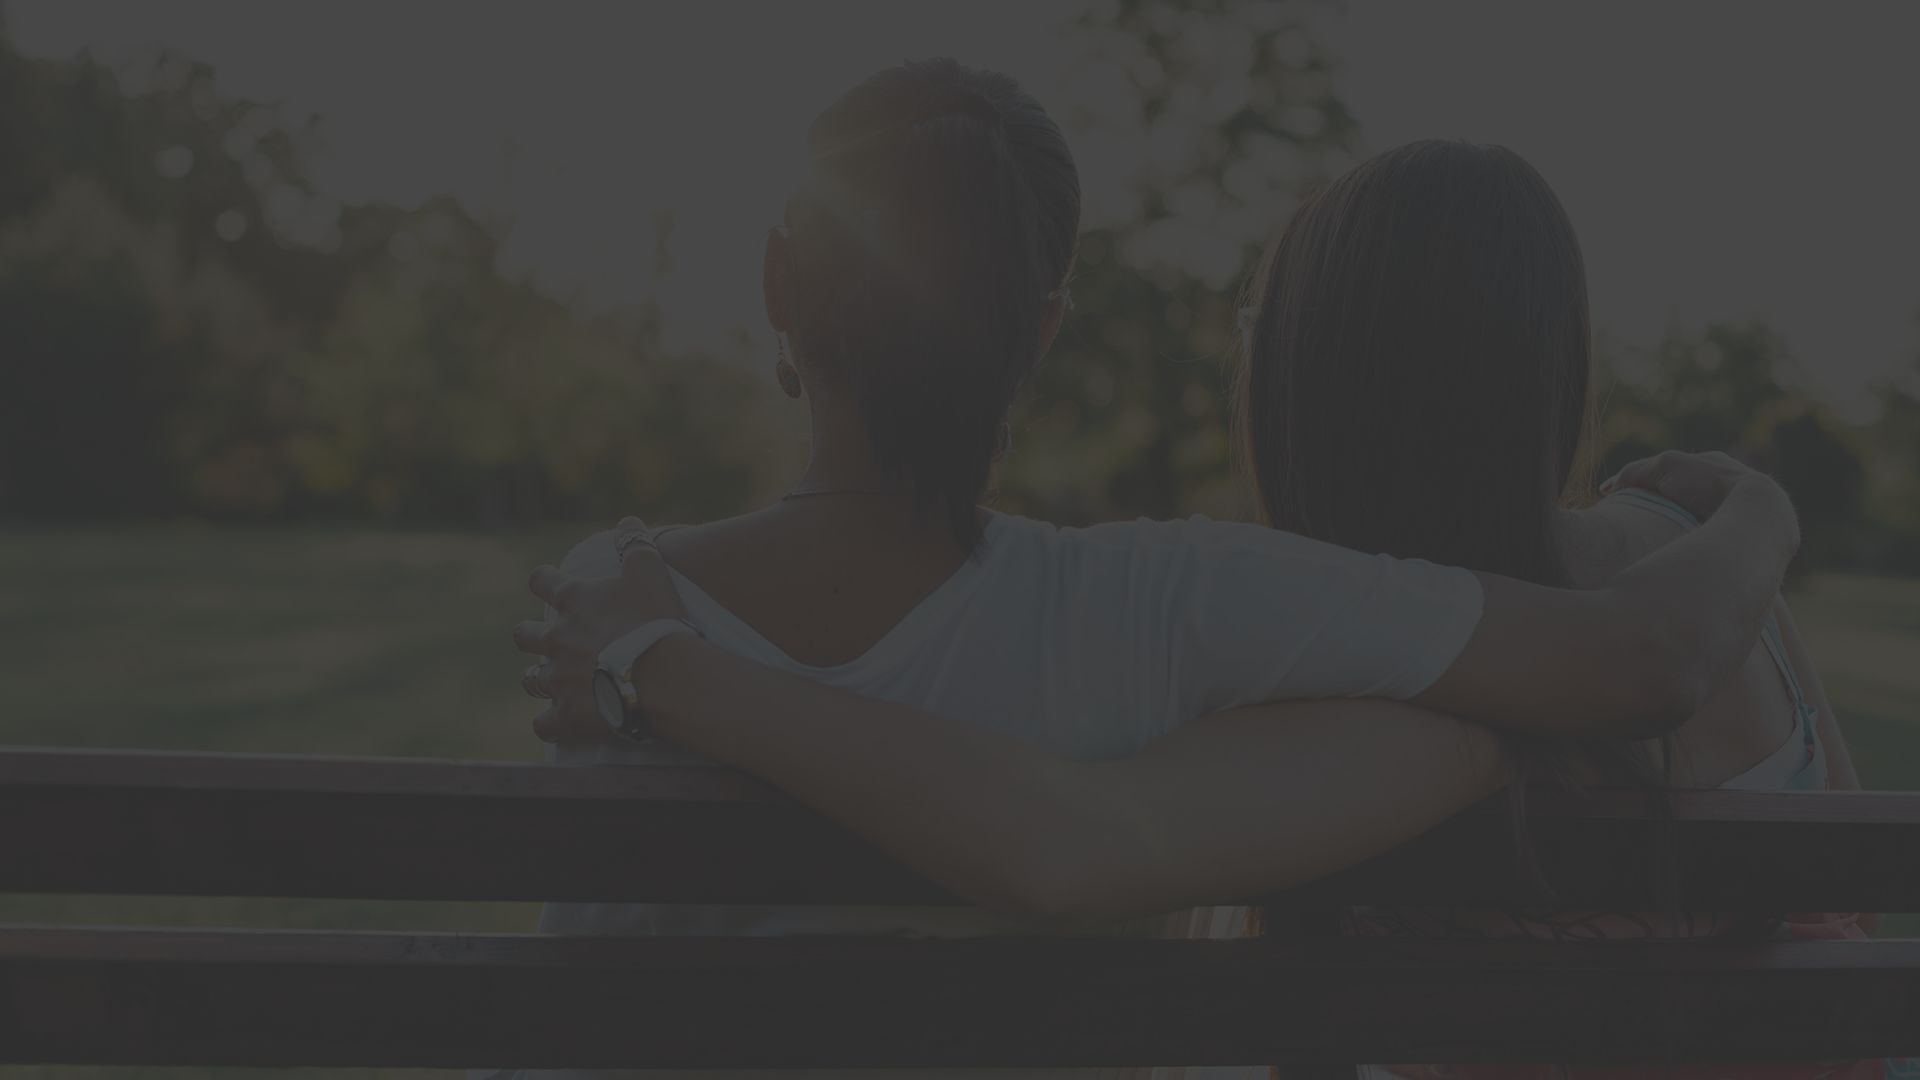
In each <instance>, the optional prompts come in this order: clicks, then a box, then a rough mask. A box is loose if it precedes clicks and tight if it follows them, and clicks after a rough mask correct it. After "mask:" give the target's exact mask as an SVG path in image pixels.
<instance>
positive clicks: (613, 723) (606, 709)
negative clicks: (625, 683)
mask: <svg viewBox="0 0 1920 1080" xmlns="http://www.w3.org/2000/svg"><path fill="white" fill-rule="evenodd" d="M593 709H594V711H595V712H597V713H599V714H600V722H601V723H603V724H605V725H607V726H608V727H610V728H612V729H613V730H615V731H619V730H620V729H621V728H623V727H625V726H626V723H627V703H626V700H625V699H624V698H622V697H621V696H620V686H619V684H617V683H615V682H614V681H613V675H612V674H611V673H609V672H605V671H596V672H594V673H593Z"/></svg>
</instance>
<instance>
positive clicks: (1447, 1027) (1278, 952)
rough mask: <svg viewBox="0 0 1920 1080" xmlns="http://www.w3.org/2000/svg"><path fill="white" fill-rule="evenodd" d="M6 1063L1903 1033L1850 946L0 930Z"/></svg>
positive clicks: (578, 1058)
mask: <svg viewBox="0 0 1920 1080" xmlns="http://www.w3.org/2000/svg"><path fill="white" fill-rule="evenodd" d="M0 1000H4V1001H6V1002H8V1007H7V1009H6V1010H4V1011H0V1059H4V1060H6V1061H10V1062H63V1063H74V1064H150V1065H168V1064H179V1065H249V1066H281V1065H295V1064H298V1065H330V1066H366V1065H384V1066H436V1067H463V1068H498V1067H509V1066H529V1067H533V1066H544V1067H565V1066H570V1067H595V1066H627V1067H664V1068H673V1067H692V1066H706V1067H762V1068H775V1067H790V1068H791V1067H808V1066H842V1067H860V1066H897V1067H912V1068H929V1067H934V1066H991V1065H1012V1064H1018V1065H1030V1066H1033V1065H1148V1064H1228V1065H1230V1064H1251V1063H1274V1064H1286V1063H1305V1062H1317V1063H1325V1062H1359V1061H1424V1062H1436V1063H1439V1062H1458V1061H1478V1062H1546V1063H1550V1062H1555V1061H1564V1060H1569V1059H1578V1060H1587V1061H1594V1062H1606V1061H1647V1060H1676V1061H1700V1060H1737V1061H1752V1060H1762V1059H1772V1060H1801V1061H1811V1060H1821V1059H1831V1058H1846V1057H1856V1058H1871V1057H1878V1056H1885V1055H1896V1054H1900V1053H1903V1052H1911V1051H1913V1050H1915V1049H1920V1047H1916V1046H1914V1045H1913V1040H1914V1039H1915V1037H1916V1034H1915V1033H1916V1030H1920V942H1912V943H1899V944H1883V945H1876V946H1870V947H1865V948H1862V947H1859V946H1853V945H1849V944H1846V943H1833V942H1807V943H1800V944H1796V945H1789V946H1783V947H1767V946H1753V945H1698V944H1686V943H1681V944H1666V945H1658V944H1656V945H1647V944H1640V945H1620V944H1615V945H1602V946H1593V945H1585V946H1583V945H1577V944H1567V943H1548V942H1418V941H1414V942H1408V941H1388V940H1371V941H1370V940H1364V939H1346V940H1333V941H1311V942H1276V941H1237V942H1211V943H1194V942H1165V941H1140V940H1130V941H1127V940H1123V941H1114V940H1108V941H1101V940H1092V939H1063V938H1051V939H1022V938H1003V939H987V940H977V941H928V940H919V941H916V940H905V939H820V938H814V939H808V938H758V939H740V938H734V939H701V938H627V939H610V940H609V939H583V938H574V939H564V938H563V939H551V938H546V939H542V938H516V937H501V938H479V939H475V938H467V937H461V936H457V935H401V934H298V933H279V932H252V933H245V932H232V931H228V932H181V931H174V932H168V931H87V930H47V929H16V930H0Z"/></svg>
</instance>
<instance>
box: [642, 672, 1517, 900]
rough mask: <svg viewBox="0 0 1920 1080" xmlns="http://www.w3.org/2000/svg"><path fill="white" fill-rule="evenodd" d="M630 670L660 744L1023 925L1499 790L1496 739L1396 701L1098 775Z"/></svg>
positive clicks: (1272, 859) (1294, 720)
mask: <svg viewBox="0 0 1920 1080" xmlns="http://www.w3.org/2000/svg"><path fill="white" fill-rule="evenodd" d="M634 675H635V678H634V684H635V686H636V687H638V688H640V691H641V701H640V707H641V709H642V710H644V712H645V714H646V715H647V716H648V717H649V718H650V720H651V722H652V723H653V724H654V725H655V730H656V731H657V732H658V733H659V734H660V735H662V736H664V737H666V738H668V739H671V740H672V741H674V742H676V743H679V744H681V745H684V746H686V747H688V748H690V749H693V750H695V751H698V752H699V753H702V754H706V755H709V756H712V757H716V758H719V759H720V760H722V761H725V762H727V763H728V764H731V765H735V766H738V767H740V768H743V769H746V770H747V771H749V772H753V773H756V774H758V775H760V776H762V777H764V778H765V779H767V780H769V781H771V782H772V783H773V784H775V785H776V786H778V787H780V788H782V789H783V790H785V791H787V792H788V793H789V794H791V795H793V796H794V797H795V798H797V799H799V800H800V801H801V802H803V803H806V804H807V805H809V806H812V807H813V808H815V809H817V810H819V811H821V812H822V813H824V814H826V815H827V816H828V817H830V818H832V819H834V820H835V821H838V822H839V823H840V824H842V825H844V826H846V827H847V828H850V829H852V830H853V831H855V832H857V833H859V834H860V835H862V836H864V837H866V838H867V839H868V840H870V841H872V842H873V843H875V844H876V845H878V846H879V847H880V848H881V850H883V851H885V852H886V853H887V854H889V855H891V856H892V857H894V858H896V859H899V860H900V861H902V862H904V863H906V864H907V865H909V866H911V867H913V868H914V869H916V870H918V871H920V872H921V873H923V874H925V875H927V876H928V877H929V878H931V879H932V880H934V881H935V882H937V883H939V884H941V885H943V886H945V887H946V888H948V889H951V890H953V891H954V892H955V893H957V894H958V895H960V896H962V897H964V898H966V899H968V900H970V901H972V902H975V903H979V904H983V905H986V906H990V907H995V908H1000V909H1004V910H1012V911H1018V912H1024V913H1031V914H1042V915H1053V916H1065V915H1110V916H1123V915H1134V914H1145V913H1152V912H1160V911H1167V910H1171V909H1174V908H1181V907H1192V906H1197V905H1201V904H1209V903H1229V902H1233V901H1237V900H1245V899H1247V898H1249V897H1251V896H1255V895H1257V894H1260V893H1264V892H1271V891H1275V890H1278V889H1283V888H1286V887H1289V886H1292V885H1296V884H1299V883H1300V882H1303V881H1308V880H1311V879H1313V878H1316V877H1319V876H1322V875H1324V874H1328V873H1332V872H1333V871H1335V870H1339V869H1342V868H1344V867H1346V866H1348V865H1351V864H1353V863H1356V862H1359V861H1361V860H1363V859H1366V858H1368V857H1370V856H1372V855H1375V854H1379V853H1381V852H1383V851H1386V850H1388V849H1390V848H1392V847H1394V846H1396V845H1398V844H1401V843H1403V842H1405V841H1407V840H1409V839H1412V838H1413V837H1415V836H1417V835H1419V834H1420V833H1422V832H1424V831H1426V830H1427V829H1428V828H1431V827H1432V826H1434V825H1436V824H1438V823H1439V822H1441V821H1442V820H1444V819H1446V818H1447V817H1449V816H1451V815H1452V814H1454V813H1456V812H1458V811H1460V810H1462V809H1464V808H1465V807H1467V806H1468V805H1470V804H1472V803H1473V802H1475V801H1476V800H1478V799H1480V798H1483V797H1485V796H1486V795H1488V794H1490V793H1492V792H1493V791H1495V790H1497V789H1498V788H1499V787H1500V786H1501V784H1502V783H1503V782H1504V761H1503V758H1502V755H1501V753H1500V751H1499V746H1498V742H1497V740H1496V739H1495V738H1494V736H1493V735H1491V734H1490V733H1489V732H1487V731H1486V730H1485V729H1482V728H1478V727H1475V726H1473V725H1469V724H1464V723H1461V722H1459V721H1455V720H1452V719H1451V718H1448V717H1444V716H1438V715H1433V714H1429V713H1426V712H1424V711H1422V710H1419V709H1416V708H1413V707H1410V706H1406V705H1398V704H1395V703H1391V702H1383V701H1368V700H1340V701H1321V702H1299V703H1294V704H1290V705H1263V706H1253V707H1249V708H1245V709H1238V710H1234V711H1232V712H1228V713H1224V714H1221V715H1219V716H1216V717H1212V718H1209V719H1205V720H1201V721H1197V722H1195V723H1192V724H1189V725H1187V726H1185V727H1184V728H1182V729H1181V730H1179V731H1178V732H1176V733H1175V734H1173V735H1170V736H1168V737H1167V738H1166V739H1164V740H1162V741H1160V742H1159V743H1157V744H1155V745H1153V746H1151V747H1149V748H1148V749H1147V750H1146V751H1144V752H1142V753H1141V754H1139V755H1137V756H1135V757H1133V758H1129V759H1125V760H1121V761H1113V762H1100V763H1086V762H1076V761H1071V760H1067V759H1064V758H1059V757H1055V756H1053V755H1051V754H1048V753H1046V752H1044V751H1041V750H1039V749H1036V748H1034V747H1032V746H1030V745H1028V744H1027V743H1024V742H1022V741H1020V740H1018V739H1014V738H1012V737H1009V736H1006V735H1001V734H997V733H993V732H989V731H987V730H985V729H983V728H981V727H979V726H977V725H972V724H966V723H961V722H958V721H954V720H948V719H945V718H942V717H939V716H935V715H933V714H931V713H927V712H923V711H921V710H918V709H913V708H909V707H907V706H904V705H895V704H891V703H888V702H882V701H876V700H872V699H868V698H862V697H859V696H856V695H853V694H850V693H847V692H845V691H841V690H836V689H833V688H830V687H826V686H823V685H821V684H819V683H816V682H813V681H811V680H808V679H805V678H801V677H799V676H794V675H789V674H786V673H783V672H779V671H775V670H773V669H771V668H766V667H762V666H760V665H758V664H754V663H751V662H749V661H745V660H742V659H740V658H739V657H736V656H734V655H732V654H730V653H727V652H726V651H724V650H722V649H719V648H716V647H714V646H712V645H708V644H706V643H705V642H702V641H699V640H697V639H694V638H690V637H681V638H674V639H671V640H669V641H666V642H663V643H661V644H660V645H658V646H656V647H655V648H654V649H653V650H651V651H649V652H648V653H647V654H646V656H644V657H643V658H642V659H641V661H640V663H639V665H637V666H636V668H635V672H634Z"/></svg>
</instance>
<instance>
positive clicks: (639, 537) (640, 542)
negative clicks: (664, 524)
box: [613, 532, 654, 559]
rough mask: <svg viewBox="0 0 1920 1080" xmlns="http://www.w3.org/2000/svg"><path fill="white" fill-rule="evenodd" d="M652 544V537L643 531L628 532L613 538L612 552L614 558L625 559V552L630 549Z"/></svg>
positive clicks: (651, 545)
mask: <svg viewBox="0 0 1920 1080" xmlns="http://www.w3.org/2000/svg"><path fill="white" fill-rule="evenodd" d="M653 546H654V543H653V537H651V536H648V535H647V534H646V533H643V532H630V533H627V534H626V535H625V536H619V537H615V538H614V541H613V554H614V556H615V557H616V558H620V559H625V558H626V557H627V552H629V551H632V550H633V549H634V548H637V547H653Z"/></svg>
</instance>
